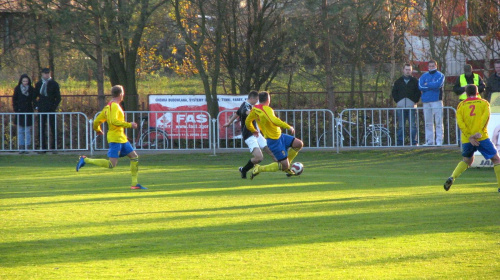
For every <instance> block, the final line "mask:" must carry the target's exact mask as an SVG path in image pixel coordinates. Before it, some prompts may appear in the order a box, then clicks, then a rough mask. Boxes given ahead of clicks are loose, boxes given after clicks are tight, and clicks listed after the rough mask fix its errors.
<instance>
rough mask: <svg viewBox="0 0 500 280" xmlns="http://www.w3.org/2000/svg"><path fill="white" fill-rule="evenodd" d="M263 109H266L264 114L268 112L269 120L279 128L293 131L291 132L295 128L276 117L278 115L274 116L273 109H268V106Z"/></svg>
mask: <svg viewBox="0 0 500 280" xmlns="http://www.w3.org/2000/svg"><path fill="white" fill-rule="evenodd" d="M263 109H264V112H266V116H267V118H268V119H269V120H270V121H271V122H272V123H273V124H274V125H275V126H279V127H281V128H284V129H291V130H293V128H292V127H291V126H290V125H289V124H287V123H286V122H284V121H282V120H281V119H280V118H278V117H276V115H275V114H274V110H273V108H271V107H268V106H264V107H263Z"/></svg>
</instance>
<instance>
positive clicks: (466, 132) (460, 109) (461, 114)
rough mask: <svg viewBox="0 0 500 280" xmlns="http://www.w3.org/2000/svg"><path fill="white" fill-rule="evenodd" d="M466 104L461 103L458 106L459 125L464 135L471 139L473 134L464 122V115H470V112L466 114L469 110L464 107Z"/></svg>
mask: <svg viewBox="0 0 500 280" xmlns="http://www.w3.org/2000/svg"><path fill="white" fill-rule="evenodd" d="M463 104H464V103H463V102H461V103H460V104H459V105H458V108H457V124H458V127H459V128H460V130H461V131H462V134H463V135H464V136H465V137H466V138H467V139H469V137H470V136H471V135H472V134H473V133H472V132H471V131H470V129H469V127H467V125H466V124H465V122H464V114H470V113H469V112H466V109H467V108H464V107H463V106H462V105H463Z"/></svg>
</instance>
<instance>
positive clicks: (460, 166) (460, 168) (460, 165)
mask: <svg viewBox="0 0 500 280" xmlns="http://www.w3.org/2000/svg"><path fill="white" fill-rule="evenodd" d="M467 168H469V166H468V165H467V163H465V162H464V161H461V162H459V163H458V164H457V167H455V170H454V171H453V174H451V177H453V179H456V178H457V177H458V176H460V174H462V173H464V171H465V170H467Z"/></svg>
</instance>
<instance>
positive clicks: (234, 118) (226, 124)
mask: <svg viewBox="0 0 500 280" xmlns="http://www.w3.org/2000/svg"><path fill="white" fill-rule="evenodd" d="M237 118H238V115H237V114H236V113H234V114H233V115H232V116H231V118H229V120H228V121H227V122H226V123H225V124H224V125H223V127H228V126H230V125H231V124H232V123H233V122H234V121H235V120H236V119H237Z"/></svg>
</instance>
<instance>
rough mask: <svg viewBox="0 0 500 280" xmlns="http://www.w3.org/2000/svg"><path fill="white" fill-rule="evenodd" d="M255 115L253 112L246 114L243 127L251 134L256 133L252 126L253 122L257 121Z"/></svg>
mask: <svg viewBox="0 0 500 280" xmlns="http://www.w3.org/2000/svg"><path fill="white" fill-rule="evenodd" d="M257 117H258V116H257V113H255V111H253V110H252V111H251V112H250V114H248V117H247V119H246V120H245V127H246V128H247V129H248V131H250V132H252V133H253V134H255V133H258V132H257V129H256V128H255V126H253V121H254V120H255V119H257Z"/></svg>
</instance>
